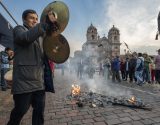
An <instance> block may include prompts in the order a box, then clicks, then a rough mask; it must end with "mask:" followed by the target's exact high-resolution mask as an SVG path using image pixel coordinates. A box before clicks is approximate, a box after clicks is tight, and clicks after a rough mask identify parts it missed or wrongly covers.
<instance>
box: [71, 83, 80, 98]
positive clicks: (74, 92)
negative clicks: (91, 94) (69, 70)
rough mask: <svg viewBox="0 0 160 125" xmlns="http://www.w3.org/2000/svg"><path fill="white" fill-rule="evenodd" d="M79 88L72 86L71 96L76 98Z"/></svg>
mask: <svg viewBox="0 0 160 125" xmlns="http://www.w3.org/2000/svg"><path fill="white" fill-rule="evenodd" d="M80 90H81V88H80V86H79V85H72V90H71V92H72V95H74V96H76V95H79V94H80Z"/></svg>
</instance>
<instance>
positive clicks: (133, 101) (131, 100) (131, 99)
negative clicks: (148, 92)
mask: <svg viewBox="0 0 160 125" xmlns="http://www.w3.org/2000/svg"><path fill="white" fill-rule="evenodd" d="M128 101H129V102H131V103H135V102H136V97H135V96H132V97H131V98H130V99H128Z"/></svg>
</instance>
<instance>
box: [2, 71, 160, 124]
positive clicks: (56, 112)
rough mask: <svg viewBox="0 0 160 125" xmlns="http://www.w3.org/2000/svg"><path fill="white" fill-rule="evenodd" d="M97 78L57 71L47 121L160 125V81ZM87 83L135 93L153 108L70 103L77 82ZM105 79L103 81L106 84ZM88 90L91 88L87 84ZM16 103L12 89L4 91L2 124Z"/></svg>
mask: <svg viewBox="0 0 160 125" xmlns="http://www.w3.org/2000/svg"><path fill="white" fill-rule="evenodd" d="M95 78H96V80H81V81H79V80H77V79H76V78H75V77H73V75H71V74H70V73H68V74H65V76H61V74H60V72H59V71H56V74H55V88H56V93H55V94H52V93H47V96H46V108H45V125H107V124H108V125H116V124H118V125H160V91H159V90H160V89H159V88H160V87H159V85H148V84H147V85H144V86H142V87H140V86H137V85H135V84H134V83H132V84H131V83H127V82H122V83H121V84H119V83H110V82H109V81H108V82H104V81H103V80H101V78H99V77H95ZM75 81H76V82H77V84H82V85H81V86H85V84H86V83H87V86H88V88H89V89H91V90H93V91H96V92H98V93H103V94H107V95H112V96H117V95H121V96H130V95H135V96H138V97H139V98H141V99H142V100H143V101H144V102H145V103H147V104H150V105H151V106H152V108H153V109H152V111H146V110H143V109H131V108H128V107H123V106H112V105H109V106H107V107H105V108H99V107H96V108H90V107H88V106H84V107H83V108H79V107H77V106H76V105H71V104H68V101H66V95H68V94H70V89H71V85H72V84H74V82H75ZM102 83H103V84H102ZM82 89H83V90H84V89H85V90H87V88H83V87H82ZM12 107H13V101H12V95H11V94H10V90H8V91H6V92H2V91H0V125H5V124H6V123H7V121H8V119H9V115H10V111H11V109H12ZM31 112H32V108H30V110H29V111H28V112H27V114H26V115H25V116H24V118H23V120H22V123H21V125H31Z"/></svg>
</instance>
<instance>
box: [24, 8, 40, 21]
mask: <svg viewBox="0 0 160 125" xmlns="http://www.w3.org/2000/svg"><path fill="white" fill-rule="evenodd" d="M29 13H32V14H36V15H37V16H38V14H37V13H36V11H35V10H32V9H28V10H25V11H24V12H23V14H22V19H23V20H25V19H26V17H27V16H28V14H29Z"/></svg>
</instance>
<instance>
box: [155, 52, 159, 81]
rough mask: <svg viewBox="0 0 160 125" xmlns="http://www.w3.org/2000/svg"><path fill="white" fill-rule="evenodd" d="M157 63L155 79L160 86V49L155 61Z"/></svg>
mask: <svg viewBox="0 0 160 125" xmlns="http://www.w3.org/2000/svg"><path fill="white" fill-rule="evenodd" d="M154 63H155V79H156V82H158V83H159V84H160V49H158V55H157V56H156V57H155V59H154Z"/></svg>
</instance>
